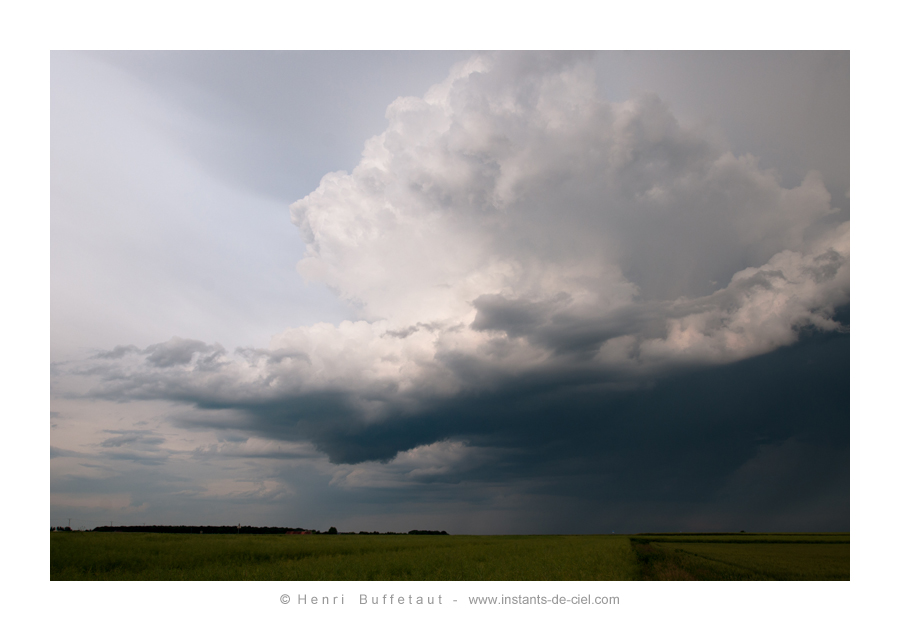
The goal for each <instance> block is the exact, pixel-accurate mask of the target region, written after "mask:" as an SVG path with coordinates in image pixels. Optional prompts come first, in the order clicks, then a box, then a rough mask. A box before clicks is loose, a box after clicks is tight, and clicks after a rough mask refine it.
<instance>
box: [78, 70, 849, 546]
mask: <svg viewBox="0 0 900 631" xmlns="http://www.w3.org/2000/svg"><path fill="white" fill-rule="evenodd" d="M599 81H600V79H599V76H598V72H597V64H596V62H595V59H594V58H593V57H592V56H591V55H582V54H565V55H551V54H536V53H535V54H496V55H475V56H473V57H471V58H470V59H468V60H466V61H464V62H461V63H458V64H457V65H456V66H454V67H453V69H452V70H451V71H450V74H449V76H448V77H447V78H446V79H445V80H444V81H443V82H441V83H439V84H437V85H434V86H433V87H432V88H431V89H430V90H428V92H427V93H426V94H425V95H424V96H423V97H401V98H398V99H396V100H395V101H394V102H393V103H392V104H391V105H390V107H389V108H388V109H387V113H386V117H387V125H386V129H385V130H384V132H383V133H381V134H379V135H377V136H375V137H372V138H371V139H369V140H368V141H367V142H366V144H365V148H364V150H363V153H362V156H361V159H360V161H359V163H358V164H357V166H356V167H355V168H354V169H353V170H352V171H349V172H345V171H338V172H332V173H328V174H326V175H325V176H324V177H323V178H322V179H321V181H320V183H319V185H318V187H317V188H316V189H315V190H314V191H312V192H311V193H309V194H308V195H306V196H305V197H303V198H302V199H300V200H299V201H297V202H296V203H294V204H293V205H292V206H291V218H292V221H293V223H294V224H295V225H296V227H297V228H298V229H299V237H300V238H302V240H303V241H304V242H305V245H306V250H305V254H304V256H303V258H302V259H301V260H300V261H299V263H298V264H297V270H298V272H299V273H300V274H301V275H302V276H303V277H304V278H305V279H306V280H307V281H309V282H314V283H324V284H326V285H328V286H329V287H330V288H331V289H332V290H333V291H334V292H335V294H336V295H337V296H338V297H339V298H340V299H341V300H343V301H345V302H346V303H347V304H350V305H353V308H354V309H355V311H356V313H357V316H356V317H355V319H348V320H344V321H342V322H340V323H329V322H320V323H316V324H312V325H308V326H300V327H296V328H291V329H288V330H285V331H283V332H281V333H279V334H277V335H274V336H273V337H272V342H271V344H270V346H269V347H268V348H237V349H235V350H234V351H232V352H228V351H226V349H225V348H223V347H222V346H221V345H219V344H216V343H214V341H212V340H209V341H197V340H189V339H182V338H178V337H173V338H171V339H170V340H169V341H167V342H160V343H157V344H154V345H151V346H149V347H146V348H144V349H143V350H141V349H139V348H138V347H137V346H134V345H129V346H117V347H115V348H113V349H112V350H109V351H104V352H100V353H97V354H95V355H94V356H93V357H92V358H91V359H88V360H84V361H81V362H78V363H77V364H76V365H72V366H67V367H66V368H64V369H61V370H64V371H70V373H71V374H80V375H84V376H88V377H90V379H91V382H90V385H89V387H88V388H87V389H86V391H85V394H86V395H87V396H89V397H93V398H97V399H103V400H110V401H119V402H123V401H167V402H172V403H176V404H179V405H182V406H187V408H185V409H187V410H189V412H185V413H181V414H180V415H179V414H176V415H174V416H173V417H172V421H173V422H174V423H176V424H177V425H178V426H180V427H184V428H192V429H195V430H200V429H207V430H212V431H217V432H221V433H223V435H224V434H225V433H229V432H231V433H232V434H233V435H235V436H238V439H236V440H235V441H232V442H231V443H227V444H225V443H223V444H222V445H221V447H214V448H213V447H210V448H206V449H200V450H197V451H195V452H194V457H195V458H198V459H203V458H235V457H243V458H259V459H269V460H272V461H278V462H282V461H290V460H292V459H297V460H303V459H310V458H314V457H315V455H316V454H320V455H324V456H326V457H327V460H328V463H329V465H328V467H330V468H329V469H328V471H330V473H329V475H330V476H331V480H332V484H334V485H335V486H337V487H339V488H344V489H348V492H350V491H352V489H356V488H369V489H370V490H373V492H377V493H380V494H384V495H383V497H385V498H389V497H393V495H391V494H393V493H396V492H399V491H398V490H401V489H402V491H403V492H404V493H407V494H408V495H407V496H406V497H407V499H408V501H419V500H418V499H414V498H417V497H419V496H418V495H417V494H419V493H431V494H442V493H448V494H449V495H448V497H451V496H452V497H454V498H456V500H458V499H459V498H460V497H461V496H459V495H454V494H453V493H451V491H450V490H451V489H456V491H457V492H460V493H461V492H462V491H460V489H462V488H463V487H466V488H470V489H473V490H472V493H473V495H472V496H471V498H474V497H476V496H478V494H479V493H481V492H486V491H485V489H488V488H492V487H493V485H501V486H502V485H506V487H507V488H510V489H515V492H516V493H518V494H521V495H522V497H526V496H527V497H530V498H531V500H529V501H530V502H531V503H530V504H529V505H528V506H526V507H525V508H522V507H520V508H521V509H522V510H525V509H526V508H527V510H529V511H536V508H535V507H538V506H547V507H550V506H554V505H557V504H558V503H559V502H563V503H565V502H569V504H567V506H568V507H569V508H568V509H567V511H569V512H568V513H566V514H570V513H571V512H572V511H575V512H577V511H582V512H584V514H585V515H586V517H585V519H584V520H583V522H581V525H579V526H577V527H572V526H570V527H569V529H570V530H576V531H591V530H592V529H598V528H601V527H603V528H605V527H607V526H610V525H616V524H618V525H619V526H620V528H623V529H624V528H627V527H634V528H651V527H658V528H674V527H675V525H676V524H677V525H678V526H683V527H684V528H697V529H703V528H720V527H721V528H733V527H736V526H737V525H745V524H746V526H747V528H767V527H783V528H786V529H787V528H813V527H815V526H816V525H817V524H818V525H821V527H823V528H831V527H834V528H843V527H844V526H845V525H846V527H849V441H848V418H849V388H848V380H849V302H850V235H849V222H848V221H846V220H844V219H843V216H844V215H843V213H841V212H840V211H839V209H838V208H837V205H836V204H833V203H832V199H831V194H830V193H829V191H828V188H827V187H826V184H825V182H824V180H823V176H822V175H820V174H819V173H817V172H815V171H810V172H808V173H807V174H806V175H805V176H804V177H802V179H801V180H800V181H799V183H797V184H796V185H793V186H787V185H784V184H783V182H782V179H781V177H780V176H779V173H777V172H776V171H775V170H773V169H770V168H763V167H762V166H761V165H760V160H759V159H758V158H757V157H755V156H753V155H750V154H740V155H736V154H735V153H733V152H732V149H731V148H730V147H729V146H728V145H727V142H726V140H724V139H722V138H721V137H720V136H719V135H716V134H713V133H711V132H710V131H709V130H707V129H705V128H703V127H699V126H696V125H692V124H688V123H685V122H682V121H680V120H679V119H678V118H677V117H676V116H675V114H674V113H673V112H672V110H671V108H670V107H669V106H668V105H667V103H666V102H665V101H664V100H663V99H661V98H660V97H659V96H656V95H654V94H641V95H637V96H633V97H631V98H628V99H625V100H621V101H612V100H609V99H607V98H605V97H604V96H603V90H602V89H601V85H600V83H599ZM156 440H157V439H156V438H153V437H152V436H151V435H150V434H141V433H135V432H130V433H129V432H124V431H123V432H118V431H117V432H115V433H112V434H111V435H110V436H109V437H108V438H106V439H105V441H104V442H103V443H102V445H101V446H102V447H104V448H116V449H120V450H122V449H125V448H127V447H140V448H141V449H142V450H143V451H141V453H140V454H138V453H137V452H135V453H132V457H135V458H137V457H138V456H139V455H140V456H141V457H143V458H149V459H153V458H159V457H160V455H159V454H155V453H154V451H155V449H156V445H157V442H154V441H156ZM60 453H62V452H60ZM122 453H123V454H124V453H125V452H124V451H123V452H122ZM129 453H131V452H129ZM122 457H124V455H123V456H122ZM285 475H286V476H288V477H286V478H285V482H284V483H285V484H287V485H288V486H289V485H290V484H291V482H290V481H289V480H288V478H289V477H290V475H291V474H290V473H289V472H288V473H285ZM772 479H778V480H780V481H779V482H777V483H776V486H775V487H772V486H770V485H769V484H768V483H767V480H772ZM425 489H428V491H427V492H426V491H425ZM478 489H480V490H478ZM423 497H424V496H423ZM432 497H435V496H434V495H432ZM471 498H470V499H471ZM385 501H388V499H385ZM392 501H393V500H392ZM423 501H424V500H423ZM472 501H474V499H473V500H472ZM555 503H556V504H555ZM654 505H656V506H663V507H665V508H664V509H661V513H660V515H662V516H659V515H657V516H653V509H652V507H653V506H654ZM579 506H581V507H582V508H577V507H579ZM585 506H587V507H589V508H584V507H585ZM804 507H806V508H804ZM809 507H814V508H809ZM754 510H756V511H757V512H758V513H759V514H760V515H762V517H754V513H753V511H754ZM604 511H606V513H605V515H606V516H605V517H602V516H601V514H603V513H604ZM804 511H805V512H804ZM560 519H564V518H563V517H561V518H560ZM565 519H567V518H565ZM666 520H668V521H666ZM754 520H755V521H754ZM541 524H542V525H541V526H540V527H539V528H545V529H559V528H565V526H564V525H563V524H562V523H561V522H553V520H550V521H546V520H545V521H543V522H541Z"/></svg>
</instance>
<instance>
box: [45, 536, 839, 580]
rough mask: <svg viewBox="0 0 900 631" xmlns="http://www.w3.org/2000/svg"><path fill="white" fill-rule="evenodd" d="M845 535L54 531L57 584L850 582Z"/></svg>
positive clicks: (52, 571)
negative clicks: (142, 581)
mask: <svg viewBox="0 0 900 631" xmlns="http://www.w3.org/2000/svg"><path fill="white" fill-rule="evenodd" d="M849 541H850V537H849V535H808V534H803V535H796V534H794V535H733V536H732V535H729V536H719V535H698V536H684V535H653V536H650V535H641V536H637V537H628V536H617V535H590V536H587V535H585V536H492V537H486V536H485V537H476V536H460V535H457V536H451V537H446V536H444V537H442V536H412V535H392V536H383V535H381V536H379V535H352V536H287V535H209V534H206V535H200V534H155V533H152V534H151V533H102V532H72V533H51V535H50V579H51V580H164V581H177V580H195V581H214V580H228V581H235V580H238V581H239V580H297V581H335V580H337V581H339V580H381V581H392V580H401V581H427V580H442V581H490V580H508V581H519V580H523V581H555V580H574V581H581V580H592V581H605V580H640V579H644V580H849V578H850V543H849Z"/></svg>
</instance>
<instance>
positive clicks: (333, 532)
mask: <svg viewBox="0 0 900 631" xmlns="http://www.w3.org/2000/svg"><path fill="white" fill-rule="evenodd" d="M328 534H329V535H336V534H338V533H337V528H335V527H334V526H332V527H331V528H329V529H328Z"/></svg>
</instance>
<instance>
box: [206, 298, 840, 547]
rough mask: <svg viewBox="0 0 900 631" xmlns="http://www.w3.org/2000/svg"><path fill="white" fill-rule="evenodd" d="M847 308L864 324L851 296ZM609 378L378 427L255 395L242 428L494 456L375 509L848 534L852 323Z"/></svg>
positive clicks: (573, 379)
mask: <svg viewBox="0 0 900 631" xmlns="http://www.w3.org/2000/svg"><path fill="white" fill-rule="evenodd" d="M839 319H840V320H841V321H842V323H843V324H845V325H849V307H846V308H844V309H842V310H841V312H840V313H839ZM596 377H597V375H588V374H585V375H582V376H581V378H580V379H579V378H578V375H572V374H566V375H564V376H562V377H560V376H559V375H556V376H554V377H550V376H540V375H538V376H535V377H534V378H532V379H530V380H528V381H527V382H517V383H514V384H508V385H506V386H505V387H501V388H498V389H496V390H494V391H492V392H490V393H486V394H481V395H478V396H471V397H461V398H457V399H454V400H453V401H450V402H446V403H444V404H442V405H438V406H436V407H433V408H432V409H430V410H429V411H428V412H427V413H423V414H419V415H414V416H408V417H405V418H395V419H390V420H389V421H386V422H381V423H376V424H368V425H367V424H363V423H362V422H360V421H358V420H355V419H356V415H355V414H354V413H353V412H352V410H351V409H350V407H349V405H347V403H346V402H345V400H344V399H343V397H342V395H341V394H340V393H328V394H319V395H317V396H315V397H307V398H304V399H298V400H294V401H281V402H279V403H278V404H269V405H265V406H262V405H260V406H250V407H246V408H244V411H245V412H247V413H249V419H248V421H246V423H241V425H243V429H244V430H246V431H249V432H252V433H253V434H256V435H265V436H268V437H271V438H277V439H282V440H298V439H302V440H311V441H312V442H313V443H314V444H315V445H316V446H317V447H318V448H319V449H320V450H321V451H322V452H324V453H325V454H327V455H328V456H329V459H330V460H331V461H332V462H334V463H344V464H358V463H363V462H366V461H383V462H387V461H389V460H390V459H391V458H393V457H394V456H395V455H396V454H397V453H398V452H399V451H403V450H406V449H411V448H413V447H416V446H419V445H425V444H430V443H433V442H435V441H438V440H442V439H453V440H462V441H465V442H466V443H467V444H468V445H469V446H470V447H478V448H483V449H485V450H486V453H490V454H494V457H493V459H490V458H489V459H487V460H486V461H484V462H483V463H480V464H478V465H475V466H471V467H467V468H463V469H462V470H460V471H457V472H449V473H439V474H434V475H432V476H430V477H425V478H422V477H420V478H418V479H417V484H415V485H413V486H412V487H403V488H393V489H390V488H389V489H372V488H367V489H365V491H364V492H365V495H366V498H365V500H364V502H363V503H364V504H366V505H368V506H370V507H373V506H374V505H377V504H379V503H384V504H385V505H392V506H394V507H395V508H396V507H397V506H399V505H403V504H407V505H414V504H422V503H424V504H433V503H441V502H463V503H467V502H468V503H469V504H470V505H471V506H472V508H475V507H476V506H475V505H478V506H480V507H481V508H482V509H489V508H490V506H491V503H492V502H494V501H495V500H496V498H495V496H494V495H492V493H491V492H490V491H486V489H502V493H503V494H504V495H510V494H514V495H516V497H518V498H519V499H518V500H517V501H518V502H519V505H518V507H517V508H516V510H518V511H520V512H521V513H522V515H523V519H525V521H524V522H523V523H528V519H527V518H524V516H525V515H528V514H532V515H533V516H534V517H533V518H532V522H531V523H532V524H533V527H532V528H528V527H527V526H525V528H526V530H528V531H531V532H603V531H609V530H616V531H619V532H629V531H630V532H636V531H647V530H697V529H704V530H706V529H722V530H742V529H743V530H759V531H765V530H769V531H771V530H807V531H819V530H822V531H829V530H849V527H850V490H849V489H850V438H849V435H850V387H849V384H850V336H849V334H848V333H822V332H816V331H809V332H804V333H803V334H802V335H801V339H800V341H799V342H798V343H796V344H794V345H792V346H789V347H785V348H781V349H779V350H776V351H774V352H772V353H769V354H766V355H763V356H759V357H755V358H752V359H748V360H745V361H741V362H737V363H734V364H731V365H726V366H718V367H714V368H704V369H695V370H691V371H683V372H681V373H678V374H671V375H669V376H667V377H664V378H658V379H656V380H654V381H653V382H645V383H628V384H621V383H620V384H614V383H612V384H611V383H609V382H602V381H601V382H597V381H596ZM200 405H201V407H202V406H204V404H203V403H200ZM207 405H208V404H207ZM230 427H231V428H232V429H234V428H235V426H234V425H231V426H230ZM360 492H361V491H360ZM499 492H500V491H498V493H499ZM346 493H347V496H346V498H345V499H346V500H347V501H348V502H351V503H352V502H355V501H356V500H362V498H361V497H355V496H356V495H358V494H359V493H357V492H356V491H354V490H347V491H346ZM548 512H549V513H550V515H552V516H550V515H548V514H547V513H548Z"/></svg>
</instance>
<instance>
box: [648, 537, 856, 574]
mask: <svg viewBox="0 0 900 631" xmlns="http://www.w3.org/2000/svg"><path fill="white" fill-rule="evenodd" d="M632 543H633V546H634V550H635V553H636V554H637V557H638V560H639V562H640V564H641V578H643V579H644V580H712V581H771V580H776V581H778V580H781V581H840V580H850V535H849V534H833V533H828V534H812V533H809V534H751V535H723V536H710V535H695V536H684V535H666V536H659V535H657V536H652V535H651V536H644V537H634V538H633V540H632Z"/></svg>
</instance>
